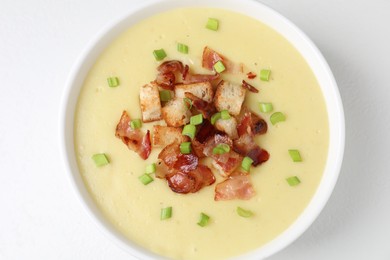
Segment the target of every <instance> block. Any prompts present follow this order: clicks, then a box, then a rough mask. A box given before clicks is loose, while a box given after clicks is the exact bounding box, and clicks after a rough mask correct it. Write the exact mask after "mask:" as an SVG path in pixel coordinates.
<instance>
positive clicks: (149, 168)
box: [145, 163, 156, 174]
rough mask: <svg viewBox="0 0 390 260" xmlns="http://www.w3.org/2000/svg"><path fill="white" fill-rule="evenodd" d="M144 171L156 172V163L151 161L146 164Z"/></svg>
mask: <svg viewBox="0 0 390 260" xmlns="http://www.w3.org/2000/svg"><path fill="white" fill-rule="evenodd" d="M145 172H146V173H147V174H151V173H155V172H156V164H155V163H152V164H149V165H148V166H146V169H145Z"/></svg>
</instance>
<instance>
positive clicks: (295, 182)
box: [286, 176, 301, 186]
mask: <svg viewBox="0 0 390 260" xmlns="http://www.w3.org/2000/svg"><path fill="white" fill-rule="evenodd" d="M286 181H287V183H288V185H290V186H297V185H298V184H299V183H301V180H300V179H299V178H298V177H297V176H292V177H288V178H286Z"/></svg>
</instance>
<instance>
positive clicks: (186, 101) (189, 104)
mask: <svg viewBox="0 0 390 260" xmlns="http://www.w3.org/2000/svg"><path fill="white" fill-rule="evenodd" d="M183 101H184V105H185V106H186V108H188V109H189V110H190V109H191V108H192V100H191V99H189V98H184V99H183Z"/></svg>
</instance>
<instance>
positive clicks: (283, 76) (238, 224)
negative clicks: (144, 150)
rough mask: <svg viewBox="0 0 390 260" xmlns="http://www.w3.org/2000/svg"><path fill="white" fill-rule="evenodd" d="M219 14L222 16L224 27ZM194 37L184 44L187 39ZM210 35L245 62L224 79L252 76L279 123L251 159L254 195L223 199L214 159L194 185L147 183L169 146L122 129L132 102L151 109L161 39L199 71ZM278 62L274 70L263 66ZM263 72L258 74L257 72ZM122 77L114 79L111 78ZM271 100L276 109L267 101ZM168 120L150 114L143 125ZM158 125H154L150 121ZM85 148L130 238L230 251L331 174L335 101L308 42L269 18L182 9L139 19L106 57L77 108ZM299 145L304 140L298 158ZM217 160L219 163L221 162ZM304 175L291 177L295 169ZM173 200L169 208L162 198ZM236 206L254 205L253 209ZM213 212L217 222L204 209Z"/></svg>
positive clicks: (116, 220) (86, 167)
mask: <svg viewBox="0 0 390 260" xmlns="http://www.w3.org/2000/svg"><path fill="white" fill-rule="evenodd" d="M209 18H215V19H217V20H218V21H219V28H218V29H217V30H216V31H214V30H210V29H207V28H206V27H205V25H206V23H207V21H208V19H209ZM178 43H183V44H186V45H187V46H188V48H189V49H188V54H183V53H180V52H179V51H178V50H177V44H178ZM205 46H209V47H210V48H212V49H213V50H216V51H217V52H218V53H220V54H222V55H224V56H225V57H226V58H228V59H229V60H231V61H232V62H236V63H242V64H243V65H244V67H243V69H244V72H243V73H241V74H240V73H235V74H231V73H225V72H222V73H221V79H224V80H226V81H229V82H232V83H235V84H241V82H242V80H243V79H244V80H246V81H247V82H248V83H250V84H251V85H253V86H254V87H256V88H257V89H258V90H259V93H252V92H250V91H247V92H246V98H245V105H246V106H247V107H249V108H250V109H251V110H252V111H253V112H254V113H256V114H257V115H259V116H261V117H262V118H263V119H264V120H265V121H266V122H267V124H268V131H267V133H266V134H264V135H257V136H256V137H255V141H256V143H257V144H259V145H260V146H261V147H262V148H264V149H266V150H267V151H268V152H269V154H270V158H269V160H268V161H266V162H264V163H263V164H261V165H259V166H257V167H251V169H250V178H251V182H252V185H253V188H254V191H255V196H254V197H252V198H250V199H249V200H241V199H233V200H227V201H215V200H214V194H215V186H216V184H217V183H219V182H220V181H221V180H222V177H221V176H220V175H219V174H218V173H217V171H216V170H215V169H213V168H212V170H213V173H214V175H215V177H216V179H217V180H216V182H215V183H214V184H212V185H210V186H206V187H204V188H202V189H201V190H199V191H198V192H195V193H188V194H179V193H175V192H173V191H172V190H171V189H170V188H169V187H168V185H167V181H166V180H165V179H158V178H156V177H155V176H154V174H151V175H150V176H151V177H152V178H153V179H154V181H153V182H151V183H149V184H148V185H144V184H143V183H142V182H141V181H140V179H139V176H141V175H143V174H144V173H145V169H146V166H147V165H149V164H151V163H155V162H156V161H157V157H158V154H159V153H160V152H161V148H155V147H153V148H152V152H151V154H150V156H149V157H148V159H147V160H143V159H141V157H140V156H139V155H138V154H137V153H136V152H134V151H131V150H130V149H128V147H127V146H126V145H125V144H124V143H123V142H122V141H121V140H120V139H119V138H117V137H116V136H115V129H116V126H117V124H118V121H119V119H120V117H121V114H122V112H123V111H124V110H125V111H127V112H128V114H129V116H130V117H131V118H134V119H135V118H141V108H140V100H139V93H140V87H142V86H143V85H145V84H147V83H150V82H151V81H153V80H154V79H155V78H156V75H157V70H156V68H157V66H158V65H159V64H161V62H162V61H156V59H155V57H154V56H153V50H158V49H164V50H165V52H166V54H167V57H166V58H165V59H164V60H163V61H167V60H180V61H182V62H183V63H184V64H188V65H189V66H190V68H191V71H193V72H194V73H202V74H211V73H212V72H211V71H210V70H207V69H204V68H202V52H203V49H204V47H205ZM262 69H267V70H270V71H271V74H270V78H269V81H262V80H260V77H259V76H260V75H259V73H260V71H261V70H262ZM248 72H253V73H255V74H256V75H257V77H255V78H254V79H248V77H247V73H248ZM113 76H114V77H118V79H119V86H117V87H109V86H108V84H107V78H109V77H113ZM260 102H270V103H272V105H273V111H272V112H269V113H262V112H261V111H260V110H259V103H260ZM275 112H282V113H283V114H284V115H285V121H283V122H279V123H277V124H275V125H273V124H272V123H271V122H270V116H271V115H272V114H273V113H275ZM156 124H159V125H165V123H164V121H155V122H150V123H143V124H142V128H141V130H142V131H143V133H145V132H146V130H147V129H150V130H152V127H153V125H156ZM151 133H152V132H151ZM74 134H75V140H74V142H75V147H76V148H75V149H76V151H75V152H76V154H77V159H78V165H79V169H80V173H81V175H82V177H83V179H84V182H85V185H86V187H87V189H88V191H89V193H90V194H91V196H92V198H93V199H94V201H95V202H96V204H97V205H98V207H99V208H100V210H101V212H102V213H103V215H104V216H105V217H106V218H107V219H108V220H109V222H111V223H112V225H113V226H114V227H115V228H116V229H117V230H119V231H120V232H121V233H123V234H124V235H125V236H126V237H127V238H128V239H129V240H131V241H134V242H135V243H137V244H139V245H140V246H143V247H145V248H146V249H148V250H150V251H152V252H154V253H156V254H159V255H162V256H165V257H168V258H173V259H187V260H188V259H225V258H228V257H234V256H237V255H240V254H243V253H246V252H249V251H251V250H254V249H257V248H259V247H261V246H262V245H264V244H265V243H267V242H269V241H271V240H272V239H274V238H276V237H277V236H278V235H280V234H281V233H282V232H283V231H284V230H286V229H287V228H288V227H289V226H290V225H291V224H292V223H293V222H294V221H295V220H296V219H297V217H298V216H299V215H300V214H301V213H302V211H303V210H304V208H305V207H306V206H307V204H308V203H309V201H310V200H311V198H312V196H313V194H314V192H315V190H316V188H317V186H318V184H319V182H320V180H321V177H322V173H323V169H324V166H325V161H326V158H327V151H328V139H329V133H328V121H327V112H326V107H325V103H324V98H323V96H322V93H321V90H320V87H319V85H318V82H317V80H316V78H315V76H314V75H313V73H312V71H311V69H310V67H309V66H308V64H307V63H306V61H305V60H304V59H303V57H302V56H301V55H300V54H299V53H298V52H297V50H296V49H295V48H294V47H293V46H292V45H291V44H290V43H289V42H288V41H287V40H286V39H285V38H283V37H282V36H281V35H279V34H278V33H277V32H275V31H274V30H272V29H271V28H269V27H268V26H266V25H264V24H262V23H260V22H258V21H256V20H254V19H252V18H249V17H246V16H244V15H241V14H237V13H234V12H230V11H226V10H219V9H201V8H191V9H177V10H173V11H169V12H166V13H162V14H159V15H156V16H153V17H151V18H148V19H146V20H143V21H141V22H139V23H138V24H137V25H135V26H133V27H131V28H129V29H128V30H127V31H125V32H123V33H122V34H121V35H120V36H119V37H118V38H117V39H115V40H114V41H113V42H112V43H111V44H110V45H109V46H108V48H107V49H106V50H105V51H104V52H103V53H102V54H101V55H100V57H99V58H98V59H97V60H96V63H95V64H94V66H93V67H92V69H91V70H90V72H89V74H88V76H87V77H86V79H85V82H84V85H83V88H82V90H81V93H80V96H79V100H78V105H77V110H76V117H75V129H74ZM290 149H296V150H299V152H300V155H301V158H302V161H301V162H294V161H293V160H292V157H291V156H290V154H289V152H288V151H289V150H290ZM100 153H104V154H105V155H106V156H107V158H108V160H109V163H108V164H107V165H104V166H101V167H98V166H97V165H96V164H95V162H94V160H93V159H92V156H93V155H94V154H100ZM210 168H211V167H210ZM292 176H296V177H297V178H298V179H299V180H300V183H299V184H297V185H295V186H291V185H289V183H288V182H287V180H286V179H287V178H289V177H292ZM166 207H172V215H171V217H170V218H168V219H165V220H161V219H160V213H161V209H162V208H166ZM237 207H241V208H243V209H245V210H248V211H250V212H251V213H253V214H252V216H250V217H242V216H240V215H239V214H238V213H237ZM202 212H203V213H204V214H207V216H209V221H208V223H207V225H206V226H204V227H201V226H200V225H198V224H197V223H198V222H199V218H200V214H201V213H202Z"/></svg>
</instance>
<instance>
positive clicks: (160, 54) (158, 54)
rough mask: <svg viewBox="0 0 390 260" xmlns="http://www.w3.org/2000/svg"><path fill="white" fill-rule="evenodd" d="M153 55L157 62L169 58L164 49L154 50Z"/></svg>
mask: <svg viewBox="0 0 390 260" xmlns="http://www.w3.org/2000/svg"><path fill="white" fill-rule="evenodd" d="M153 55H154V58H155V59H156V61H160V60H163V59H164V58H165V57H167V54H166V53H165V51H164V49H159V50H154V51H153Z"/></svg>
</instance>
